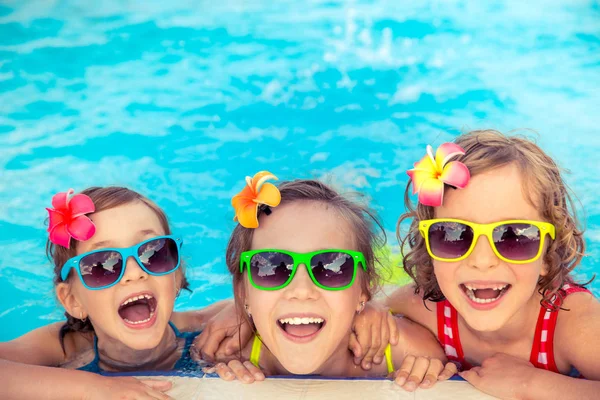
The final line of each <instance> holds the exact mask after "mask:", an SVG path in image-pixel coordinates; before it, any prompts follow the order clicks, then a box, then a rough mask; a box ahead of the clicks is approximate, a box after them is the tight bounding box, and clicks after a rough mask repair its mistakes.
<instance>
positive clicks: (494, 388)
mask: <svg viewBox="0 0 600 400" xmlns="http://www.w3.org/2000/svg"><path fill="white" fill-rule="evenodd" d="M534 373H535V368H534V367H533V365H531V363H530V362H528V361H525V360H523V359H521V358H517V357H513V356H509V355H508V354H504V353H497V354H494V355H493V356H492V357H490V358H486V359H485V360H484V361H483V363H481V367H473V368H471V369H470V370H468V371H463V372H461V373H459V375H460V376H461V377H463V378H464V379H465V380H466V381H467V382H469V383H470V384H471V385H473V386H475V387H476V388H477V389H479V390H481V391H482V392H485V393H487V394H490V395H492V396H495V397H499V398H501V399H522V398H524V397H525V396H524V395H525V394H526V393H527V384H528V382H530V381H531V376H532V375H533V374H534Z"/></svg>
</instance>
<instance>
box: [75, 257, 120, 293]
mask: <svg viewBox="0 0 600 400" xmlns="http://www.w3.org/2000/svg"><path fill="white" fill-rule="evenodd" d="M122 269H123V258H122V257H121V255H120V254H119V253H117V252H115V251H99V252H97V253H92V254H90V255H87V256H85V257H83V258H82V259H81V260H80V261H79V271H81V276H82V278H83V282H85V284H86V285H87V286H89V287H91V288H101V287H104V286H108V285H111V284H113V283H115V282H116V281H117V279H119V276H120V275H121V270H122Z"/></svg>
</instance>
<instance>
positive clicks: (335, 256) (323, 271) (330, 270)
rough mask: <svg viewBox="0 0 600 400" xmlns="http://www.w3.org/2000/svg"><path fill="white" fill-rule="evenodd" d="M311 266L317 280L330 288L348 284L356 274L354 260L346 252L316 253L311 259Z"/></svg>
mask: <svg viewBox="0 0 600 400" xmlns="http://www.w3.org/2000/svg"><path fill="white" fill-rule="evenodd" d="M310 268H311V270H312V274H313V276H314V277H315V279H316V280H317V282H319V283H320V284H321V285H323V286H326V287H329V288H340V287H344V286H347V285H349V284H350V282H352V277H353V276H354V260H353V259H352V256H351V255H350V254H346V253H340V252H331V253H321V254H317V255H314V256H313V257H312V258H311V260H310Z"/></svg>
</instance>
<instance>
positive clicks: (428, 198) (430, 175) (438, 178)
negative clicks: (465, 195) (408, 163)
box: [406, 143, 471, 207]
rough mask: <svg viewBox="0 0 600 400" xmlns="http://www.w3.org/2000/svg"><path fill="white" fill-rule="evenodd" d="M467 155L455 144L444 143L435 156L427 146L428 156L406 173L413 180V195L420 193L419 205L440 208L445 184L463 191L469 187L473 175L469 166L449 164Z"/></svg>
mask: <svg viewBox="0 0 600 400" xmlns="http://www.w3.org/2000/svg"><path fill="white" fill-rule="evenodd" d="M463 154H465V150H464V149H463V148H462V147H460V146H459V145H457V144H454V143H444V144H442V145H441V146H440V147H438V149H437V151H436V152H435V157H434V156H433V149H432V148H431V146H429V145H428V146H427V154H426V155H425V157H423V158H422V159H421V161H419V162H417V163H415V165H414V168H413V169H411V170H408V171H407V172H406V173H407V174H408V176H410V178H411V179H412V185H413V194H415V193H419V203H421V204H424V205H426V206H432V207H438V206H441V205H442V202H443V201H444V184H447V185H450V186H454V187H456V188H459V189H462V188H464V187H465V186H467V183H469V179H470V178H471V174H470V173H469V169H468V168H467V166H466V165H465V164H463V163H461V162H459V161H452V162H448V161H449V160H450V159H451V158H452V157H454V156H457V155H463Z"/></svg>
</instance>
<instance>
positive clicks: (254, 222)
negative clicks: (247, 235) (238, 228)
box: [236, 203, 258, 228]
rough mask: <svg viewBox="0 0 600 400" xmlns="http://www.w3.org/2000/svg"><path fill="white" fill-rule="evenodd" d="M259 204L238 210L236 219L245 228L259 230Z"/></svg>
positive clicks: (250, 204) (252, 204)
mask: <svg viewBox="0 0 600 400" xmlns="http://www.w3.org/2000/svg"><path fill="white" fill-rule="evenodd" d="M257 211H258V203H249V204H246V205H244V206H243V207H240V208H239V209H237V210H236V217H237V219H238V221H239V223H240V225H242V226H243V227H244V228H258V217H257V215H256V214H257Z"/></svg>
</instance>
